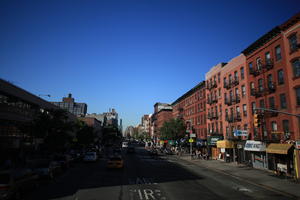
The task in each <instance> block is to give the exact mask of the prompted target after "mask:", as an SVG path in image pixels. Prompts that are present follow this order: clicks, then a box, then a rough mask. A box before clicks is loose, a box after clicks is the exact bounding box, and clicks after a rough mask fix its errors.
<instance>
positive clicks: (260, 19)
mask: <svg viewBox="0 0 300 200" xmlns="http://www.w3.org/2000/svg"><path fill="white" fill-rule="evenodd" d="M212 2H213V3H212ZM299 11H300V10H299V1H298V0H278V1H263V0H262V1H259V0H252V1H250V0H245V1H221V0H219V1H217V0H216V1H196V0H181V1H177V0H172V1H168V0H135V1H133V0H128V1H127V0H120V1H116V0H107V1H93V0H89V1H76V0H73V1H64V0H61V1H53V0H49V1H37V0H36V1H13V0H12V1H6V0H4V1H0V26H1V31H0V78H3V79H5V80H7V81H10V82H12V83H13V84H15V85H17V86H19V87H21V88H23V89H25V90H27V91H29V92H31V93H33V94H35V95H39V94H43V95H45V94H50V95H51V97H47V96H41V97H42V98H43V99H45V100H48V101H61V99H62V98H63V97H65V96H67V95H68V93H72V95H73V97H74V98H75V101H76V102H84V103H87V104H88V113H103V112H107V111H108V110H109V108H115V109H116V111H117V112H118V113H119V118H122V119H123V129H124V130H125V129H126V127H127V126H129V125H133V126H136V125H137V124H138V123H140V119H141V117H142V116H143V115H144V114H150V113H153V110H154V108H153V105H154V104H155V103H156V102H163V103H172V102H173V101H175V100H176V99H177V98H179V97H180V96H181V95H183V94H184V93H185V92H187V91H188V90H190V89H191V88H192V87H194V86H195V85H196V84H198V83H199V82H201V81H203V80H204V79H205V73H206V72H207V71H208V70H209V69H210V68H211V67H213V66H214V65H216V64H218V63H220V62H228V61H229V60H230V59H231V58H233V57H235V56H238V55H239V54H240V53H241V51H243V50H244V49H245V48H247V47H248V46H249V45H250V44H251V43H253V42H254V41H255V40H257V39H258V38H259V37H261V36H262V35H263V34H265V33H267V32H268V31H270V30H271V29H272V28H274V27H275V26H277V25H280V24H281V23H283V22H285V21H286V20H288V19H289V18H290V17H291V16H293V15H294V14H296V13H297V12H299Z"/></svg>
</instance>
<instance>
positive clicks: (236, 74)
mask: <svg viewBox="0 0 300 200" xmlns="http://www.w3.org/2000/svg"><path fill="white" fill-rule="evenodd" d="M234 80H239V75H238V72H237V71H235V72H234Z"/></svg>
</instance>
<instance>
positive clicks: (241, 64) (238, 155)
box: [219, 54, 250, 162]
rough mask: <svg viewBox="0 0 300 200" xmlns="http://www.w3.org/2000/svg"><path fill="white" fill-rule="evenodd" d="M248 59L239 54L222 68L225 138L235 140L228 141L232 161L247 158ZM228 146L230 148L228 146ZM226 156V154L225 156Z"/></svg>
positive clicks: (240, 160) (248, 119)
mask: <svg viewBox="0 0 300 200" xmlns="http://www.w3.org/2000/svg"><path fill="white" fill-rule="evenodd" d="M245 63H246V59H245V56H244V55H242V54H241V55H239V56H237V57H235V58H233V59H231V60H230V61H229V62H228V63H227V64H226V65H225V66H224V67H223V69H222V80H223V87H222V89H221V95H223V97H222V99H223V100H222V110H221V111H219V112H220V113H224V114H223V115H222V116H221V119H222V121H223V127H224V132H223V136H224V139H225V140H229V141H234V142H235V143H236V145H231V144H232V142H227V143H228V144H229V145H227V146H226V145H225V146H223V147H222V148H225V149H226V150H225V152H223V153H227V154H229V155H230V158H229V159H230V161H238V162H243V161H244V160H245V158H244V153H243V146H244V145H245V142H246V140H247V138H248V137H247V135H248V133H249V130H248V128H249V127H248V124H249V122H250V118H249V117H248V110H249V105H248V93H247V87H248V80H247V79H248V76H246V74H245ZM227 147H228V148H227ZM223 158H224V156H223Z"/></svg>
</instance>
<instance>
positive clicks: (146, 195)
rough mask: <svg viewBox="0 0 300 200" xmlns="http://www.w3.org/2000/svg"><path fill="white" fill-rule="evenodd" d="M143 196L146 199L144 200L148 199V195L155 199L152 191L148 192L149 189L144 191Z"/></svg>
mask: <svg viewBox="0 0 300 200" xmlns="http://www.w3.org/2000/svg"><path fill="white" fill-rule="evenodd" d="M144 194H145V198H146V200H149V197H148V195H149V196H150V197H151V198H152V199H154V200H155V199H156V198H155V197H154V195H153V194H154V192H153V191H152V190H150V189H145V190H144Z"/></svg>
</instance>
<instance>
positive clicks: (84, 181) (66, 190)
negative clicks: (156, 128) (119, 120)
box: [25, 147, 289, 200]
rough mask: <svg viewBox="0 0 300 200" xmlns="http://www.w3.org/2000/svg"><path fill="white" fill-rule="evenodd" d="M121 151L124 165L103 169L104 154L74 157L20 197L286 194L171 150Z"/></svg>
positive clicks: (136, 199)
mask: <svg viewBox="0 0 300 200" xmlns="http://www.w3.org/2000/svg"><path fill="white" fill-rule="evenodd" d="M123 155H124V161H125V167H124V169H114V170H113V169H107V168H106V161H105V158H101V159H100V160H99V161H98V162H96V163H79V164H77V165H75V167H73V168H71V169H70V170H68V171H67V172H66V173H65V174H63V175H62V176H60V177H57V178H56V180H53V181H42V183H41V184H40V187H39V188H38V189H37V190H35V191H33V192H31V193H29V194H27V195H26V197H25V199H26V200H40V199H72V200H81V199H84V200H96V199H116V200H121V199H124V200H151V199H161V200H168V199H170V200H171V199H174V200H182V199H272V200H276V199H289V197H287V196H283V195H282V194H280V193H275V192H273V191H271V190H267V189H265V188H262V187H259V186H255V185H251V184H249V183H247V182H246V181H245V182H244V181H243V180H238V179H235V178H232V177H230V176H227V175H225V174H221V173H218V172H216V171H212V170H208V169H206V168H202V167H201V166H197V165H194V164H192V163H190V162H188V161H184V160H180V159H177V157H176V156H160V157H157V158H154V157H151V156H150V155H149V154H148V152H147V151H146V150H144V148H142V147H137V148H136V153H135V154H126V152H123Z"/></svg>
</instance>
